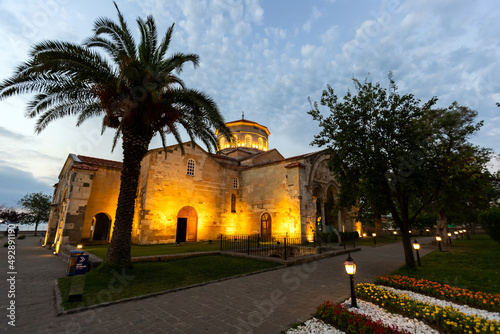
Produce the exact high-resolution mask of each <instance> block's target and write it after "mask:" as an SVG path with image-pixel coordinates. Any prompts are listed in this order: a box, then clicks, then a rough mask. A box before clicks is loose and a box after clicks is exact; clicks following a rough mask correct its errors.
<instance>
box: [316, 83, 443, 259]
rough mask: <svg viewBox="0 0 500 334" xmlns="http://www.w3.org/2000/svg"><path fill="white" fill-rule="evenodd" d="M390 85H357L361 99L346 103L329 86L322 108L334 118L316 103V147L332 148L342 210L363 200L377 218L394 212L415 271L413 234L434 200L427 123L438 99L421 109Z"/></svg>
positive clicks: (346, 99) (352, 97)
mask: <svg viewBox="0 0 500 334" xmlns="http://www.w3.org/2000/svg"><path fill="white" fill-rule="evenodd" d="M389 81H390V85H389V88H388V89H385V88H382V87H381V86H380V84H372V83H370V82H367V81H365V82H360V81H359V80H356V79H353V82H354V85H355V88H356V94H353V93H351V92H350V91H349V92H348V93H347V94H346V95H345V96H344V98H343V99H342V100H339V98H338V97H337V95H335V93H334V90H333V88H331V87H330V86H327V89H326V90H325V91H323V94H322V97H321V102H320V103H321V105H322V106H325V107H327V108H329V109H330V115H329V116H327V117H324V116H323V115H322V114H321V111H320V110H319V105H318V103H317V102H315V103H314V104H312V108H311V109H312V110H311V111H309V114H310V115H311V116H312V117H313V119H315V120H317V121H318V122H319V126H320V128H321V131H320V133H319V134H318V135H316V136H315V139H314V141H313V144H314V145H318V146H320V147H321V146H327V147H328V148H329V151H330V154H331V158H330V162H329V167H330V169H331V170H332V171H333V173H334V175H335V177H336V178H337V180H338V182H339V183H340V189H341V192H340V201H341V204H342V205H344V206H347V207H349V206H351V207H356V204H357V202H358V198H360V197H364V198H365V199H366V203H369V205H370V210H371V212H372V213H373V214H374V215H379V214H385V213H386V212H387V211H388V212H390V213H391V215H392V219H393V220H394V222H395V223H396V225H397V226H398V228H399V229H400V231H401V236H402V240H403V246H404V253H405V262H406V264H407V265H408V266H409V267H415V259H414V256H413V250H412V245H411V240H410V238H411V234H410V233H409V231H410V229H411V226H412V224H413V222H414V220H415V218H416V217H417V216H418V214H419V213H420V212H421V210H422V209H423V208H424V207H425V206H426V205H428V204H429V203H430V202H432V200H433V199H434V198H435V192H434V191H429V178H431V177H435V176H434V175H433V168H434V166H432V165H431V164H430V163H428V159H427V155H428V151H429V147H430V144H431V143H432V138H433V136H434V134H433V131H434V130H433V129H432V128H429V127H426V126H425V123H424V122H423V120H424V116H425V114H426V112H428V110H430V108H431V107H432V106H433V105H434V104H435V102H436V99H435V98H433V99H431V100H429V101H428V102H426V103H424V104H423V105H421V103H420V101H419V100H417V99H415V98H414V97H413V95H411V94H406V95H400V94H399V93H398V91H397V87H396V85H395V83H394V81H393V79H392V74H389Z"/></svg>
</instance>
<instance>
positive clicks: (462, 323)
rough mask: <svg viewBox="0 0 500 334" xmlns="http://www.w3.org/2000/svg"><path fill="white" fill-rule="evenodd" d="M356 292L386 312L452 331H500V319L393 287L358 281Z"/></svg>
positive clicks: (445, 330)
mask: <svg viewBox="0 0 500 334" xmlns="http://www.w3.org/2000/svg"><path fill="white" fill-rule="evenodd" d="M356 294H357V295H358V296H359V297H360V298H362V299H364V300H367V301H370V302H372V303H374V304H377V305H380V306H382V307H383V308H384V309H386V310H388V311H389V312H393V313H398V314H402V315H405V316H407V317H416V318H418V319H422V320H423V321H425V322H427V323H429V324H432V325H434V326H438V327H440V328H441V329H442V330H441V331H443V332H451V333H485V334H486V333H500V323H499V322H498V321H491V320H489V319H485V318H482V317H480V316H476V315H467V314H465V313H462V312H460V311H458V310H457V309H456V308H454V307H451V306H444V307H443V306H439V305H436V304H430V303H424V302H420V301H416V300H415V299H412V298H410V297H408V296H407V295H405V294H404V293H398V292H396V291H390V290H387V289H385V288H383V287H378V286H376V285H373V284H358V285H357V286H356Z"/></svg>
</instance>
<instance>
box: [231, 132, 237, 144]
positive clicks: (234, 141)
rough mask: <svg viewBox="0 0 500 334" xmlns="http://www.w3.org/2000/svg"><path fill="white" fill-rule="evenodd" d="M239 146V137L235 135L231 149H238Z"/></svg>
mask: <svg viewBox="0 0 500 334" xmlns="http://www.w3.org/2000/svg"><path fill="white" fill-rule="evenodd" d="M237 146H238V136H237V135H234V136H233V139H232V140H231V147H237Z"/></svg>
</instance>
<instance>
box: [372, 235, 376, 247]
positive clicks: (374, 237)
mask: <svg viewBox="0 0 500 334" xmlns="http://www.w3.org/2000/svg"><path fill="white" fill-rule="evenodd" d="M372 236H373V244H374V245H376V244H377V233H372Z"/></svg>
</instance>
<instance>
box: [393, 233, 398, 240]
mask: <svg viewBox="0 0 500 334" xmlns="http://www.w3.org/2000/svg"><path fill="white" fill-rule="evenodd" d="M392 233H393V234H394V240H398V232H397V231H394V232H392Z"/></svg>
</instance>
